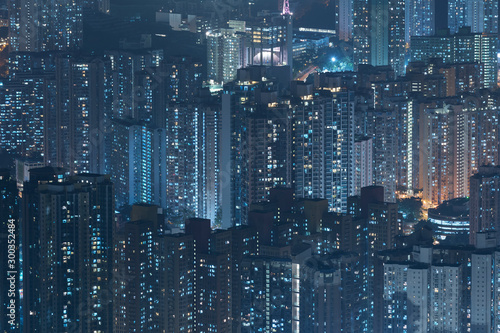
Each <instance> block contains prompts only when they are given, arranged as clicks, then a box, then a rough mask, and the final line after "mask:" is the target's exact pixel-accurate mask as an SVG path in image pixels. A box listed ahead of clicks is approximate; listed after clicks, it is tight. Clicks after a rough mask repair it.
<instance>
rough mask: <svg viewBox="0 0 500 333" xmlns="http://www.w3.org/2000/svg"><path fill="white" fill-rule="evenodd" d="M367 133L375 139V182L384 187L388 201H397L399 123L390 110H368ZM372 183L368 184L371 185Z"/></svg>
mask: <svg viewBox="0 0 500 333" xmlns="http://www.w3.org/2000/svg"><path fill="white" fill-rule="evenodd" d="M367 134H368V136H369V137H370V138H372V140H373V182H374V185H379V186H383V187H384V197H385V201H387V202H396V190H397V157H398V123H397V113H396V112H394V111H389V110H375V111H373V112H368V124H367ZM370 185H372V184H368V185H367V186H370Z"/></svg>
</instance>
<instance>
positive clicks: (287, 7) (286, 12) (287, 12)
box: [282, 0, 292, 15]
mask: <svg viewBox="0 0 500 333" xmlns="http://www.w3.org/2000/svg"><path fill="white" fill-rule="evenodd" d="M282 14H283V15H291V14H292V13H290V2H289V0H283V12H282Z"/></svg>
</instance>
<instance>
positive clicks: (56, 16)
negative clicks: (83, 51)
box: [8, 0, 83, 52]
mask: <svg viewBox="0 0 500 333" xmlns="http://www.w3.org/2000/svg"><path fill="white" fill-rule="evenodd" d="M8 5H9V22H10V23H9V28H10V29H9V39H10V45H11V47H12V50H14V51H28V52H41V51H56V50H75V49H78V48H80V47H81V46H82V44H83V20H82V3H81V2H80V1H77V0H72V1H69V2H68V1H60V0H57V1H50V2H44V1H39V0H29V1H21V0H12V1H9V2H8Z"/></svg>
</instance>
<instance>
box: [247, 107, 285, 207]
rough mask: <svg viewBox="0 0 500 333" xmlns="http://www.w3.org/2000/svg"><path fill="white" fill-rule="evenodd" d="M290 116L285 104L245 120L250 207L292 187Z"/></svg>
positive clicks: (258, 112)
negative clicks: (279, 188)
mask: <svg viewBox="0 0 500 333" xmlns="http://www.w3.org/2000/svg"><path fill="white" fill-rule="evenodd" d="M291 114H292V112H291V110H290V107H289V106H288V105H286V104H285V105H280V106H277V107H267V108H261V109H260V110H257V111H256V112H255V113H253V114H251V115H250V116H249V118H248V120H247V128H248V131H247V135H248V138H247V140H246V142H247V147H246V152H245V158H246V159H247V160H248V203H249V204H252V203H256V202H259V201H264V200H266V199H267V198H268V197H269V194H270V191H271V189H272V188H275V187H287V186H291V184H292V174H291V173H292V165H291V160H290V156H291V155H292V151H291V150H292V146H291V136H290V133H291V130H292V128H291V127H292V124H291V122H292V121H291Z"/></svg>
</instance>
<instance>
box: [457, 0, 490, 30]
mask: <svg viewBox="0 0 500 333" xmlns="http://www.w3.org/2000/svg"><path fill="white" fill-rule="evenodd" d="M462 27H471V29H472V32H474V33H476V32H477V33H486V34H497V33H498V1H496V0H478V1H474V0H449V1H448V28H449V29H450V31H451V33H456V32H458V31H459V29H460V28H462Z"/></svg>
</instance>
